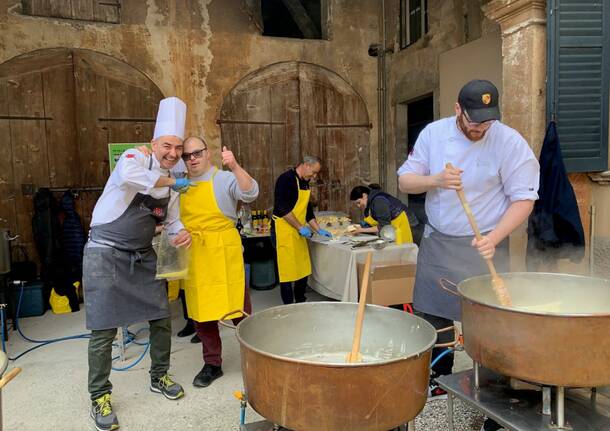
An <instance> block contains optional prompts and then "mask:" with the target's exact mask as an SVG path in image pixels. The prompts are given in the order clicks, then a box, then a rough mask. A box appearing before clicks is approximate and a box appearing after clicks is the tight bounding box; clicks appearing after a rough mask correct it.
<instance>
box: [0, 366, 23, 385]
mask: <svg viewBox="0 0 610 431" xmlns="http://www.w3.org/2000/svg"><path fill="white" fill-rule="evenodd" d="M20 372H21V368H19V367H16V368H13V369H12V370H11V371H9V372H8V373H6V374H5V375H4V376H2V378H1V379H0V389H2V388H3V387H4V386H5V385H6V384H7V383H8V382H10V381H11V380H13V378H15V376H17V374H19V373H20Z"/></svg>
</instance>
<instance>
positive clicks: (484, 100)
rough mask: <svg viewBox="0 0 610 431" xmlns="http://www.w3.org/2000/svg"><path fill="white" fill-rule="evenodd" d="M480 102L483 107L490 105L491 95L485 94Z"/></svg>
mask: <svg viewBox="0 0 610 431" xmlns="http://www.w3.org/2000/svg"><path fill="white" fill-rule="evenodd" d="M481 100H482V101H483V103H484V104H485V105H489V104H490V103H491V94H489V93H485V94H483V95H482V96H481Z"/></svg>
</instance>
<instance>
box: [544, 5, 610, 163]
mask: <svg viewBox="0 0 610 431" xmlns="http://www.w3.org/2000/svg"><path fill="white" fill-rule="evenodd" d="M548 5H549V7H548V60H549V61H548V92H547V94H548V114H549V120H551V119H553V118H554V119H555V120H556V121H557V131H558V134H559V139H560V141H561V150H562V154H563V158H564V161H565V164H566V167H567V169H568V171H570V172H592V171H605V170H607V169H608V84H609V82H608V81H609V80H610V73H609V64H608V63H609V62H610V56H609V50H610V46H609V43H610V37H609V22H608V21H609V20H610V0H598V1H592V0H550V1H549V3H548Z"/></svg>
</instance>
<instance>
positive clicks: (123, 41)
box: [0, 0, 380, 179]
mask: <svg viewBox="0 0 610 431" xmlns="http://www.w3.org/2000/svg"><path fill="white" fill-rule="evenodd" d="M122 4H123V7H122V9H121V18H122V23H121V24H119V25H114V24H103V23H92V22H85V21H73V20H64V19H53V18H39V17H29V16H24V15H22V14H21V12H20V2H19V1H17V0H0V63H2V62H4V61H6V60H8V59H10V58H13V57H15V56H18V55H21V54H25V53H27V52H30V51H34V50H39V49H44V48H54V47H68V48H82V49H90V50H94V51H98V52H101V53H105V54H108V55H111V56H113V57H115V58H117V59H120V60H122V61H124V62H126V63H129V64H130V65H132V66H133V67H135V68H137V69H138V70H140V71H142V72H143V73H144V74H146V75H147V76H148V77H149V78H150V79H151V80H152V81H153V82H154V83H155V84H156V85H157V86H158V87H159V88H160V89H161V91H162V92H163V93H164V95H166V96H169V95H176V96H178V97H181V98H182V99H183V100H185V102H186V103H187V105H188V120H187V128H188V132H189V133H197V134H203V135H204V136H205V138H206V139H207V140H208V141H209V143H210V145H211V147H212V148H215V149H217V148H219V145H220V129H219V127H218V125H217V124H216V119H217V117H218V114H219V111H220V108H221V105H222V102H223V99H224V97H225V96H226V95H227V94H228V93H229V91H230V90H231V88H232V87H233V86H234V85H236V84H237V82H238V81H239V80H240V79H241V78H242V77H244V76H245V75H247V74H248V73H250V72H252V71H254V70H257V69H259V68H261V67H263V66H266V65H269V64H272V63H276V62H281V61H304V62H310V63H314V64H317V65H321V66H324V67H326V68H328V69H330V70H332V71H334V72H336V73H337V74H339V75H340V76H342V77H343V78H345V79H346V80H347V81H348V82H349V83H350V84H351V85H352V86H353V87H354V88H355V89H356V91H357V92H358V93H360V95H361V96H362V97H363V98H364V100H365V102H366V105H367V109H368V114H369V119H370V121H371V123H372V124H373V126H374V129H373V130H372V131H371V151H370V154H371V159H372V160H371V168H372V170H371V176H372V178H373V179H374V178H376V177H377V138H376V136H377V129H376V127H377V93H376V90H377V88H376V86H377V62H376V60H375V59H374V58H372V57H369V56H368V55H367V49H368V46H369V45H370V44H371V43H374V42H377V41H378V39H379V10H380V8H379V5H378V4H377V2H376V1H371V0H332V1H330V10H331V15H330V28H329V40H302V39H291V38H272V37H264V36H261V34H260V31H259V30H258V28H257V27H256V26H255V25H254V23H253V22H252V21H251V20H250V18H249V16H248V14H247V13H246V12H245V11H244V10H243V3H242V1H241V0H188V1H187V0H146V1H132V0H129V1H123V2H122ZM304 108H306V107H304ZM261 156H264V155H261Z"/></svg>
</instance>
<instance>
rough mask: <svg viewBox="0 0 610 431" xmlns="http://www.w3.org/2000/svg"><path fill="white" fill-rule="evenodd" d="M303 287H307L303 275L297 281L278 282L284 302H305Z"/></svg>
mask: <svg viewBox="0 0 610 431" xmlns="http://www.w3.org/2000/svg"><path fill="white" fill-rule="evenodd" d="M293 284H294V289H293ZM305 289H307V277H303V278H301V279H299V280H297V281H294V282H292V281H287V282H284V283H280V293H281V294H282V301H283V302H284V304H292V303H294V302H305V300H306V299H307V298H305Z"/></svg>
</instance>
